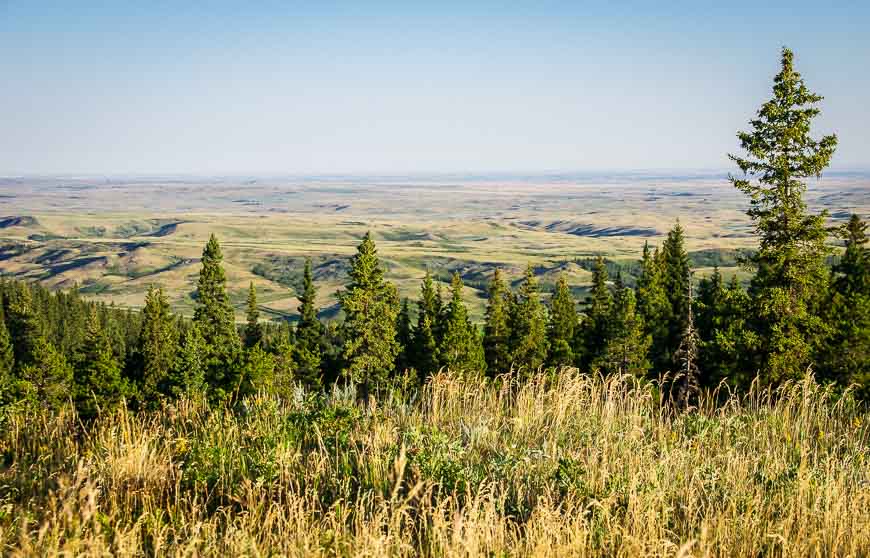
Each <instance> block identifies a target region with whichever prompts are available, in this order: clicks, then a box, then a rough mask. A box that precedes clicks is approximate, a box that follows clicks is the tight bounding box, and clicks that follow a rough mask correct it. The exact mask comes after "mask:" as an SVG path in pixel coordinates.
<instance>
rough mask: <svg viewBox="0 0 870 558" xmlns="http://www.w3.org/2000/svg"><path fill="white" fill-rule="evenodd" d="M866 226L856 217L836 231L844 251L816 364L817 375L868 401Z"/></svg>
mask: <svg viewBox="0 0 870 558" xmlns="http://www.w3.org/2000/svg"><path fill="white" fill-rule="evenodd" d="M866 230H867V224H866V223H864V222H863V221H861V219H860V218H859V217H858V216H857V215H852V218H851V219H850V220H849V222H848V223H847V224H846V225H845V226H843V227H841V228H840V229H839V231H838V233H839V235H840V237H841V238H843V239H844V240H845V242H846V251H845V253H844V254H843V256H842V258H841V259H840V262H839V263H838V264H837V265H836V266H834V280H833V283H832V288H831V294H830V297H829V300H828V303H827V304H826V305H825V308H826V310H825V312H824V315H825V317H826V320H825V321H826V322H827V323H828V324H829V326H830V333H829V335H828V337H827V339H825V343H824V344H823V345H822V348H821V350H820V351H819V355H818V358H817V361H818V362H819V368H820V370H819V372H820V375H821V376H822V377H823V378H824V379H827V380H832V381H836V382H838V383H839V384H840V385H842V386H848V385H852V384H854V385H855V386H856V388H857V393H858V395H859V397H861V398H863V399H865V400H870V251H868V249H867V247H866V246H865V245H866V244H867V233H866Z"/></svg>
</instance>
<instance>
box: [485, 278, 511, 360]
mask: <svg viewBox="0 0 870 558" xmlns="http://www.w3.org/2000/svg"><path fill="white" fill-rule="evenodd" d="M509 295H510V293H509V292H508V288H507V285H506V284H505V282H504V280H503V279H502V276H501V270H499V268H495V272H494V273H493V276H492V281H490V283H489V302H488V303H487V306H486V318H485V323H484V335H483V349H484V355H485V357H486V369H487V372H488V373H489V375H490V376H495V375H497V374H504V373H506V372H509V371H510V368H511V353H510V340H511V330H510V317H511V308H510V301H511V299H510V296H509Z"/></svg>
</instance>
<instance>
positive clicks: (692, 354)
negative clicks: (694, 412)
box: [675, 270, 718, 408]
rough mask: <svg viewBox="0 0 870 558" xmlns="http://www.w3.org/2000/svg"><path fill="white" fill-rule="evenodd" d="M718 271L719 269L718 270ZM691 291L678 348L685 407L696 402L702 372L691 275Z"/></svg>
mask: <svg viewBox="0 0 870 558" xmlns="http://www.w3.org/2000/svg"><path fill="white" fill-rule="evenodd" d="M717 271H718V270H717ZM686 284H687V286H688V289H689V292H688V297H687V298H686V303H687V304H686V312H687V314H686V317H685V319H684V320H683V323H684V324H685V326H684V327H683V335H682V338H681V340H680V346H679V347H678V348H677V352H676V355H675V356H676V361H677V365H678V370H679V372H680V379H679V384H680V390H679V393H678V396H677V397H678V403H679V404H680V405H681V406H682V407H683V408H688V407H689V406H691V405H692V403H693V402H695V401H696V400H697V398H698V395H699V393H700V390H701V378H700V376H701V372H700V370H699V369H698V357H699V353H698V350H699V346H700V344H701V340H700V338H699V337H698V331H697V329H695V316H694V311H693V309H692V306H693V302H694V300H693V296H692V278H691V277H689V278H688V281H686Z"/></svg>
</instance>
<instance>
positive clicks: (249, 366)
mask: <svg viewBox="0 0 870 558" xmlns="http://www.w3.org/2000/svg"><path fill="white" fill-rule="evenodd" d="M275 386H276V379H275V358H274V357H273V356H272V355H271V354H270V353H268V352H266V351H265V350H264V349H263V347H262V346H261V345H260V344H257V345H254V346H252V347H251V348H250V349H247V350H246V351H245V356H244V361H243V363H242V372H241V382H240V383H239V388H238V397H244V396H246V395H251V394H253V393H257V392H258V391H265V392H267V393H274V391H275Z"/></svg>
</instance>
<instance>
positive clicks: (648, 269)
mask: <svg viewBox="0 0 870 558" xmlns="http://www.w3.org/2000/svg"><path fill="white" fill-rule="evenodd" d="M661 260H662V258H661V256H660V253H659V251H658V249H656V251H655V252H654V253H653V252H651V251H650V247H649V243H648V242H644V245H643V259H642V260H641V271H640V277H638V280H637V294H636V298H637V311H638V313H639V314H640V316H641V318H642V319H643V324H644V329H645V331H646V333H647V334H649V335H650V337H651V338H652V347H651V349H650V361H651V363H652V365H653V367H654V368H653V371H654V372H655V371H660V372H661V371H665V370H667V369H668V368H669V366H670V364H671V363H670V356H669V354H668V351H667V350H666V349H665V348H664V347H665V345H666V344H667V342H668V324H669V323H670V320H671V314H672V312H673V310H672V309H671V303H670V300H669V299H668V295H667V291H666V290H665V287H664V281H663V278H662V267H663V266H662V265H660V264H661Z"/></svg>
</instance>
